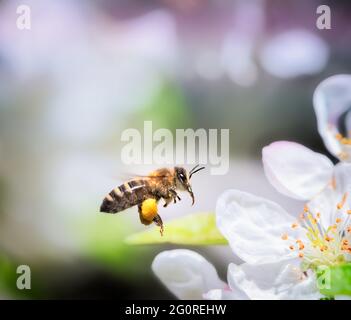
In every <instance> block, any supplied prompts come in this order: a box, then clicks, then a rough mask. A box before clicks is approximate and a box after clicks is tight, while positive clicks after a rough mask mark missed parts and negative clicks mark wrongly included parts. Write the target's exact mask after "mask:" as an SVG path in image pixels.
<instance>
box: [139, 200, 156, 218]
mask: <svg viewBox="0 0 351 320" xmlns="http://www.w3.org/2000/svg"><path fill="white" fill-rule="evenodd" d="M157 212H158V210H157V201H156V200H155V199H146V200H144V202H143V203H142V205H141V214H142V216H143V218H144V219H145V220H147V221H152V220H153V219H154V218H155V217H156V215H157Z"/></svg>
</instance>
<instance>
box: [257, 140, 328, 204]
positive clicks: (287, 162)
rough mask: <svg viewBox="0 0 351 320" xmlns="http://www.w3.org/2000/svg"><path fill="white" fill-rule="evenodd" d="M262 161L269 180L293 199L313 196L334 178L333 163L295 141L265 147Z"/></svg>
mask: <svg viewBox="0 0 351 320" xmlns="http://www.w3.org/2000/svg"><path fill="white" fill-rule="evenodd" d="M262 161H263V166H264V171H265V174H266V177H267V179H268V180H269V182H270V183H271V184H272V185H273V186H274V187H275V188H276V189H277V190H278V191H279V192H281V193H282V194H284V195H286V196H289V197H291V198H294V199H298V200H308V199H311V198H312V197H313V196H315V195H316V194H317V193H319V192H321V191H322V190H323V189H324V187H325V186H326V185H327V184H328V182H330V181H331V179H332V174H333V163H332V162H331V161H330V160H329V159H328V158H327V157H326V156H324V155H322V154H320V153H316V152H314V151H312V150H310V149H308V148H306V147H304V146H303V145H301V144H298V143H295V142H288V141H277V142H273V143H272V144H270V145H269V146H267V147H264V148H263V149H262Z"/></svg>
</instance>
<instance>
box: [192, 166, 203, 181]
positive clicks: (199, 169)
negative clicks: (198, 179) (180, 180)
mask: <svg viewBox="0 0 351 320" xmlns="http://www.w3.org/2000/svg"><path fill="white" fill-rule="evenodd" d="M198 166H199V165H197V166H196V167H198ZM194 169H195V168H194ZM194 169H193V170H191V172H190V175H189V179H191V176H192V175H193V174H194V173H196V172H199V171H201V170H202V169H205V167H200V168H198V169H197V170H195V171H194Z"/></svg>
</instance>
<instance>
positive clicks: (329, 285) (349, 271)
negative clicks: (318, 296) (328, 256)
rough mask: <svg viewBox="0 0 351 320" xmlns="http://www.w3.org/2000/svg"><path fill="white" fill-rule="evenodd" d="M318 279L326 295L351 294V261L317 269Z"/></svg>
mask: <svg viewBox="0 0 351 320" xmlns="http://www.w3.org/2000/svg"><path fill="white" fill-rule="evenodd" d="M317 280H318V283H319V285H320V292H321V293H322V294H324V295H326V296H335V295H351V263H346V264H342V265H339V266H335V267H329V268H324V269H323V270H322V271H320V272H318V270H317Z"/></svg>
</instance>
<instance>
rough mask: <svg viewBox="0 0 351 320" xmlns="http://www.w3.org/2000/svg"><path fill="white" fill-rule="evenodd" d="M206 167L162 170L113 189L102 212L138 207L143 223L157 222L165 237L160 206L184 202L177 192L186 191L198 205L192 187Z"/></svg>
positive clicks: (102, 207)
mask: <svg viewBox="0 0 351 320" xmlns="http://www.w3.org/2000/svg"><path fill="white" fill-rule="evenodd" d="M204 168H205V167H200V168H199V165H197V166H195V167H194V168H193V169H191V170H190V171H189V173H188V172H187V171H186V169H184V168H182V167H174V168H162V169H158V170H155V171H153V172H151V173H150V174H149V175H147V176H142V177H140V176H139V177H136V178H134V179H132V180H130V181H127V182H125V183H124V184H122V185H120V186H119V187H117V188H115V189H113V190H112V191H111V192H110V193H109V194H107V195H106V197H105V198H104V200H103V202H102V204H101V207H100V212H107V213H117V212H120V211H123V210H125V209H128V208H131V207H134V206H138V211H139V217H140V221H141V223H142V224H144V225H149V224H151V223H152V222H154V223H155V224H156V225H157V226H159V227H160V232H161V235H162V233H163V222H162V219H161V217H160V215H159V214H158V212H157V203H158V201H159V200H160V199H163V200H164V201H165V204H164V205H163V206H164V207H167V206H168V205H169V204H170V203H171V202H172V201H173V202H174V203H176V202H177V200H179V201H180V200H181V199H180V197H179V196H178V193H177V190H179V191H186V192H188V193H189V194H190V196H191V198H192V204H194V202H195V197H194V193H193V190H192V188H191V185H190V179H191V177H192V175H193V174H194V173H196V172H198V171H200V170H202V169H204Z"/></svg>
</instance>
